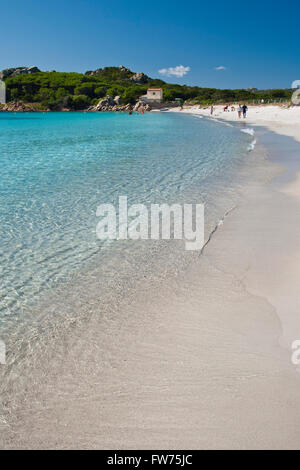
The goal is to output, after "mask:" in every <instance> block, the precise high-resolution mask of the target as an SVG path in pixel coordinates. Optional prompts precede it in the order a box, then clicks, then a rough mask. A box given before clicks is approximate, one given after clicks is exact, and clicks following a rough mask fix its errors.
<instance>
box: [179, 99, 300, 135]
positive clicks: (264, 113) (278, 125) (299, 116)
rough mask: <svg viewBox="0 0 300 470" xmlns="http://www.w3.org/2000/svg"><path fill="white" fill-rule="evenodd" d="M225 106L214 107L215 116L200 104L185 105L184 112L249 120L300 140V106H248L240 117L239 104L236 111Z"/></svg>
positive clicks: (250, 122)
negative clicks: (225, 108) (227, 110)
mask: <svg viewBox="0 0 300 470" xmlns="http://www.w3.org/2000/svg"><path fill="white" fill-rule="evenodd" d="M223 109H224V106H221V105H218V106H215V107H214V113H213V116H211V115H210V108H209V107H208V108H206V109H203V108H201V109H200V107H199V106H189V107H188V106H185V107H184V108H183V110H182V111H180V112H184V113H192V114H199V115H202V116H206V117H209V118H212V119H222V120H226V121H229V122H243V121H245V122H247V123H249V124H250V125H260V126H265V127H267V128H268V129H270V130H272V131H273V132H277V133H278V134H282V135H287V136H291V137H294V138H295V139H296V140H298V141H300V106H294V107H290V108H288V107H287V106H272V105H260V106H250V105H249V106H248V112H247V117H246V119H244V118H243V117H242V118H240V119H239V117H238V113H237V106H236V105H235V111H229V112H224V111H223ZM170 111H172V112H179V108H174V109H170Z"/></svg>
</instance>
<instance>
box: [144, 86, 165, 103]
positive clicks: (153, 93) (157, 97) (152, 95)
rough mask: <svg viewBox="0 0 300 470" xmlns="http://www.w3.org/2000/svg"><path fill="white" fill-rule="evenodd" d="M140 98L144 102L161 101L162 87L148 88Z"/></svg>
mask: <svg viewBox="0 0 300 470" xmlns="http://www.w3.org/2000/svg"><path fill="white" fill-rule="evenodd" d="M140 99H141V100H142V101H145V102H146V103H154V102H156V103H161V102H162V100H163V91H162V88H148V90H147V95H143V96H141V98H140Z"/></svg>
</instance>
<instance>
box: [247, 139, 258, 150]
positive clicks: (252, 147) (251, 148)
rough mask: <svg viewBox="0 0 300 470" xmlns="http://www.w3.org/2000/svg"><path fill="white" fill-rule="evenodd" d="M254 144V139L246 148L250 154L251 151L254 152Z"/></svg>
mask: <svg viewBox="0 0 300 470" xmlns="http://www.w3.org/2000/svg"><path fill="white" fill-rule="evenodd" d="M255 144H256V139H254V140H252V142H251V144H249V146H248V150H249V152H251V150H254V147H255Z"/></svg>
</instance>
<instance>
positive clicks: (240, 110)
mask: <svg viewBox="0 0 300 470" xmlns="http://www.w3.org/2000/svg"><path fill="white" fill-rule="evenodd" d="M237 111H238V116H239V118H241V115H242V111H243V110H242V107H241V105H240V104H239V107H238V110H237Z"/></svg>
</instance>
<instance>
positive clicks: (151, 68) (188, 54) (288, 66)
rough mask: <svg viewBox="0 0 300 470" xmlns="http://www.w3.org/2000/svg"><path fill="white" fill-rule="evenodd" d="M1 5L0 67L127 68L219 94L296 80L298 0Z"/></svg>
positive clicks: (22, 1)
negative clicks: (231, 89) (216, 91)
mask: <svg viewBox="0 0 300 470" xmlns="http://www.w3.org/2000/svg"><path fill="white" fill-rule="evenodd" d="M0 1H1V37H2V50H1V55H0V69H3V68H7V67H15V66H19V65H26V66H29V65H37V66H38V67H39V68H40V69H41V70H50V69H55V70H57V71H76V72H85V71H86V70H93V69H96V68H98V67H104V66H109V65H117V66H118V65H121V64H122V65H125V66H126V67H129V68H130V69H132V70H134V71H136V72H141V71H142V72H145V73H147V74H148V75H150V76H151V77H160V78H163V79H164V80H166V81H168V82H171V83H181V84H184V83H186V84H188V85H198V86H204V87H217V88H247V87H251V86H254V87H258V88H289V87H290V85H291V82H292V81H293V80H298V79H300V53H299V52H300V51H299V30H300V24H299V23H300V4H299V2H294V1H289V0H287V1H286V2H281V3H280V4H279V3H278V2H274V1H272V2H271V1H269V0H267V1H266V0H261V1H257V0H252V1H251V2H245V1H244V2H243V1H235V0H233V1H228V2H225V1H219V0H215V1H214V2H212V1H207V2H205V3H204V2H201V1H200V0H198V1H188V0H187V1H185V2H180V3H178V2H175V1H166V0H160V1H157V0H152V1H151V2H143V1H139V2H132V1H130V0H128V1H121V0H115V1H113V2H108V1H102V0H61V1H57V0H51V1H50V0H14V1H13V2H7V1H4V0H0ZM180 65H182V66H183V68H180V69H176V67H178V66H180ZM218 67H224V68H221V69H219V70H216V68H218ZM169 68H173V70H171V71H169V73H171V75H170V74H169V75H166V73H167V72H168V69H169ZM159 70H161V71H162V72H161V73H159ZM172 73H173V75H172ZM174 73H175V74H177V75H174ZM183 73H185V74H184V75H183ZM180 75H182V76H180Z"/></svg>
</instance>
